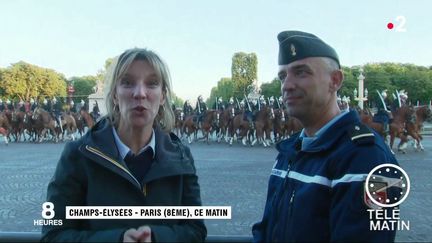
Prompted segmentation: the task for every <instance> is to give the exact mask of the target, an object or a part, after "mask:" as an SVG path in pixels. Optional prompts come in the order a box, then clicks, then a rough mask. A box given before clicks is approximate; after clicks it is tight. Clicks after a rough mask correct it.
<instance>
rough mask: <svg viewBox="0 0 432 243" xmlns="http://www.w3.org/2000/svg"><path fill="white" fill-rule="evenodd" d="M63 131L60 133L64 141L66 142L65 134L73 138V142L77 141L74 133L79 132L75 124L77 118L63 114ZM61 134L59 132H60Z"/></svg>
mask: <svg viewBox="0 0 432 243" xmlns="http://www.w3.org/2000/svg"><path fill="white" fill-rule="evenodd" d="M61 116H62V120H61V122H62V128H63V129H62V131H60V133H61V134H62V140H64V137H65V133H67V135H69V136H71V138H72V141H74V140H75V136H74V133H75V132H76V131H77V125H76V122H75V118H74V117H73V116H72V115H71V114H67V113H63V114H62V115H61ZM58 132H59V131H58Z"/></svg>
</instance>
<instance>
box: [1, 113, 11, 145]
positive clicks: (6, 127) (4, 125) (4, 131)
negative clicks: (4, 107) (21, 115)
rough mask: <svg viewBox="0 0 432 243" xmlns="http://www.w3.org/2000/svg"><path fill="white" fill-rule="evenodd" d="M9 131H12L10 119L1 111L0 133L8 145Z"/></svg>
mask: <svg viewBox="0 0 432 243" xmlns="http://www.w3.org/2000/svg"><path fill="white" fill-rule="evenodd" d="M9 131H10V124H9V120H8V118H7V117H6V114H5V113H3V112H0V134H1V135H2V136H3V138H4V141H5V144H6V145H8V144H9V141H8V137H9Z"/></svg>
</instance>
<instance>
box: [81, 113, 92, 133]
mask: <svg viewBox="0 0 432 243" xmlns="http://www.w3.org/2000/svg"><path fill="white" fill-rule="evenodd" d="M80 114H81V116H82V118H83V119H84V122H85V125H87V127H88V129H91V128H92V127H93V126H94V124H95V121H94V120H93V117H92V116H91V115H90V114H89V113H88V111H86V110H84V109H81V110H80Z"/></svg>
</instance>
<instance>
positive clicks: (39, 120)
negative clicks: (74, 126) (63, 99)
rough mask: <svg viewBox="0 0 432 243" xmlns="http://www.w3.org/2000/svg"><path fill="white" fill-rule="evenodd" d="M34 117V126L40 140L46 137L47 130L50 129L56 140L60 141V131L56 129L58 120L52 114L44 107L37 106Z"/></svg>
mask: <svg viewBox="0 0 432 243" xmlns="http://www.w3.org/2000/svg"><path fill="white" fill-rule="evenodd" d="M32 119H33V120H34V122H35V123H34V127H35V130H36V133H37V136H38V137H39V142H42V139H43V138H44V137H45V135H46V132H47V131H50V132H51V135H52V136H53V137H54V139H55V141H56V142H58V133H57V131H56V121H55V120H54V119H53V118H52V116H51V115H50V114H49V113H48V112H47V111H45V110H44V109H42V108H40V107H37V108H36V109H35V110H34V112H33V116H32Z"/></svg>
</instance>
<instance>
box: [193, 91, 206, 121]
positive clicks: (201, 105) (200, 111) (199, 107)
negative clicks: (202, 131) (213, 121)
mask: <svg viewBox="0 0 432 243" xmlns="http://www.w3.org/2000/svg"><path fill="white" fill-rule="evenodd" d="M206 111H207V105H206V103H205V102H204V100H203V98H202V96H201V95H200V96H198V100H197V103H196V106H195V113H196V114H197V116H198V126H199V127H201V122H202V120H203V119H204V115H205V112H206Z"/></svg>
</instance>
